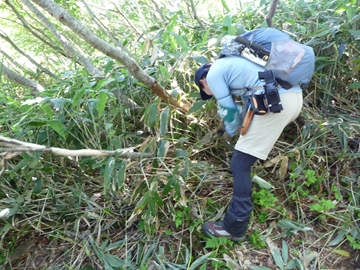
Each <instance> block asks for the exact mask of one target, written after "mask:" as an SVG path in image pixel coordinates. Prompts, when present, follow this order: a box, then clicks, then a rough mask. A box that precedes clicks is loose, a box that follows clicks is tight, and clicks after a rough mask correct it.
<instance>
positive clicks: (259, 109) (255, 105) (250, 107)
mask: <svg viewBox="0 0 360 270" xmlns="http://www.w3.org/2000/svg"><path fill="white" fill-rule="evenodd" d="M244 108H245V111H246V113H245V117H244V120H243V123H242V126H241V130H240V134H241V135H243V136H244V135H245V134H246V131H247V130H248V129H249V127H250V124H251V121H252V120H253V117H254V115H255V114H257V115H264V114H266V113H267V112H268V105H267V102H266V98H265V94H251V95H249V96H248V101H247V102H246V104H245V106H244Z"/></svg>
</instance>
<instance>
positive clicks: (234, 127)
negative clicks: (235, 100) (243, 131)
mask: <svg viewBox="0 0 360 270" xmlns="http://www.w3.org/2000/svg"><path fill="white" fill-rule="evenodd" d="M241 116H242V107H241V106H240V105H237V108H236V111H235V112H234V116H233V121H231V122H229V121H224V124H225V131H226V133H227V134H228V136H229V137H234V136H235V134H236V132H237V131H238V130H239V128H240V126H241V124H242V120H243V119H242V117H241Z"/></svg>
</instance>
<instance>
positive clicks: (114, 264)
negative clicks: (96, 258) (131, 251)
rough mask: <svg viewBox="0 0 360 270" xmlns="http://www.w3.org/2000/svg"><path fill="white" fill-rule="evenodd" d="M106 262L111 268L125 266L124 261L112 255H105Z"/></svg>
mask: <svg viewBox="0 0 360 270" xmlns="http://www.w3.org/2000/svg"><path fill="white" fill-rule="evenodd" d="M105 260H106V261H107V262H108V263H109V264H110V266H111V267H122V266H123V265H124V260H122V259H120V258H119V257H117V256H115V255H112V254H105Z"/></svg>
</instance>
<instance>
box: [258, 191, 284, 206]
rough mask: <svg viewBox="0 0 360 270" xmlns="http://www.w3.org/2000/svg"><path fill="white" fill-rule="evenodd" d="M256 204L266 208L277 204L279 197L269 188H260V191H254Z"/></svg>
mask: <svg viewBox="0 0 360 270" xmlns="http://www.w3.org/2000/svg"><path fill="white" fill-rule="evenodd" d="M253 200H254V204H256V205H259V206H263V207H265V208H267V207H271V206H275V202H277V201H278V199H277V198H276V197H275V196H274V194H272V193H271V192H270V191H269V190H267V189H263V188H262V189H260V191H253Z"/></svg>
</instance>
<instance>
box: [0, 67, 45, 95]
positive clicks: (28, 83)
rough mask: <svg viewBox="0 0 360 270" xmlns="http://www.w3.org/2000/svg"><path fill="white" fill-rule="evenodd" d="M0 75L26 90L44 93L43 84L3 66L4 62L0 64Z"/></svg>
mask: <svg viewBox="0 0 360 270" xmlns="http://www.w3.org/2000/svg"><path fill="white" fill-rule="evenodd" d="M0 71H1V72H0V74H1V73H2V74H4V75H5V77H7V78H8V79H9V80H10V81H13V82H16V83H18V84H20V85H22V86H25V87H26V88H29V89H31V90H32V91H37V92H42V91H44V90H45V89H44V87H43V86H42V85H41V84H38V83H37V82H34V81H32V80H30V79H28V78H26V77H24V76H22V75H20V74H19V73H16V72H14V71H12V70H10V69H8V68H7V67H5V66H4V65H3V63H2V62H0Z"/></svg>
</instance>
